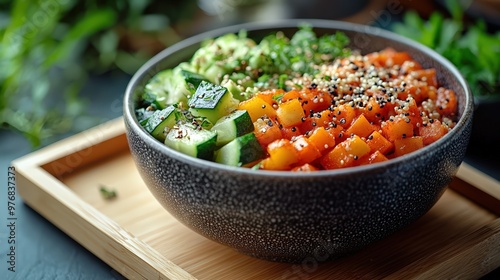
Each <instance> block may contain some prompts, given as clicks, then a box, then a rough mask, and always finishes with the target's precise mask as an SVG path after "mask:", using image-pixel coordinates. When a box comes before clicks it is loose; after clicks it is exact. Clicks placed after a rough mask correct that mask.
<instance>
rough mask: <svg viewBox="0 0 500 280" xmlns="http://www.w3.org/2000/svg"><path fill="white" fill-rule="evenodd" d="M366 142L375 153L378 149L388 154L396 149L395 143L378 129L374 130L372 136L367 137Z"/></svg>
mask: <svg viewBox="0 0 500 280" xmlns="http://www.w3.org/2000/svg"><path fill="white" fill-rule="evenodd" d="M366 144H368V146H369V147H370V152H371V153H374V152H376V151H379V152H381V153H382V154H384V155H386V154H388V153H389V152H391V151H392V150H393V149H394V144H392V143H391V142H390V141H389V140H387V139H386V138H385V137H384V136H383V135H382V134H380V133H379V132H378V131H374V132H372V134H370V136H368V138H367V139H366Z"/></svg>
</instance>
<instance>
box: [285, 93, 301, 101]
mask: <svg viewBox="0 0 500 280" xmlns="http://www.w3.org/2000/svg"><path fill="white" fill-rule="evenodd" d="M299 97H300V92H298V91H297V90H291V91H288V92H285V93H284V94H283V96H282V97H281V102H287V101H289V100H292V99H299Z"/></svg>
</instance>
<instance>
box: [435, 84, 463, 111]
mask: <svg viewBox="0 0 500 280" xmlns="http://www.w3.org/2000/svg"><path fill="white" fill-rule="evenodd" d="M436 106H437V110H438V112H439V113H440V114H441V116H450V117H451V116H455V114H456V112H457V107H458V101H457V96H456V95H455V92H454V91H453V90H451V89H445V88H442V87H441V88H439V89H438V91H437V99H436Z"/></svg>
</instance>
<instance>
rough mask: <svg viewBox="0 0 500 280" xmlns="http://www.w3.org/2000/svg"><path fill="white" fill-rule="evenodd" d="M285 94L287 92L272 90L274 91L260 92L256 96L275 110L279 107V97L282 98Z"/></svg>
mask: <svg viewBox="0 0 500 280" xmlns="http://www.w3.org/2000/svg"><path fill="white" fill-rule="evenodd" d="M283 94H285V91H284V90H282V89H272V90H266V91H261V92H258V93H256V94H255V96H257V97H259V98H261V99H262V100H264V101H266V102H267V103H268V104H270V105H271V106H273V108H274V106H277V105H278V101H277V99H278V97H279V96H282V95H283Z"/></svg>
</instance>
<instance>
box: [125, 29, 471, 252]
mask: <svg viewBox="0 0 500 280" xmlns="http://www.w3.org/2000/svg"><path fill="white" fill-rule="evenodd" d="M304 22H306V23H307V26H309V28H310V31H313V32H314V34H315V35H316V36H317V38H319V37H320V36H323V35H329V34H335V33H336V32H341V33H342V34H344V35H345V36H346V38H348V40H346V41H345V42H346V46H344V47H342V48H341V52H342V51H345V50H355V51H356V54H355V55H353V54H349V55H348V56H347V57H353V56H354V57H357V58H358V59H359V61H366V60H367V59H366V58H365V55H368V54H371V53H382V52H381V51H382V50H384V49H387V48H390V49H391V50H396V51H397V52H404V53H406V54H408V55H409V56H411V57H412V58H413V59H414V60H415V61H416V63H417V64H419V65H421V66H422V68H423V69H434V70H435V71H434V73H435V77H436V80H437V81H435V82H438V83H439V86H440V87H444V88H448V89H452V90H453V92H454V95H453V98H454V100H455V101H456V102H455V104H456V111H455V112H453V116H454V117H453V124H452V125H450V127H449V129H448V130H447V131H446V133H443V135H441V137H439V138H436V139H433V140H432V141H427V142H426V144H425V145H424V146H422V147H420V148H418V149H415V150H411V151H409V152H408V153H403V154H401V155H399V156H394V147H393V148H392V149H393V150H392V152H389V155H388V156H387V158H385V157H384V160H380V161H379V160H373V159H372V162H370V163H369V164H356V165H354V164H353V165H350V166H345V167H343V168H322V167H325V166H326V167H329V166H331V164H333V163H331V162H328V161H327V160H325V158H326V157H327V156H325V155H324V154H322V155H321V157H319V156H318V157H319V158H318V157H316V158H315V159H314V160H313V161H311V162H310V163H309V164H308V165H304V166H308V167H307V168H305V167H303V166H302V165H301V166H300V168H299V166H298V163H297V164H294V165H293V164H291V163H290V162H288V164H289V165H290V166H292V165H293V166H295V167H296V168H295V169H294V171H292V170H291V169H293V168H289V169H287V170H284V169H281V168H276V169H280V170H264V169H265V168H263V167H262V166H264V167H265V166H271V167H272V166H276V165H273V164H275V163H276V161H279V160H280V159H282V158H284V157H286V152H285V153H281V154H280V153H277V154H278V155H279V156H276V157H275V158H273V157H272V155H271V156H270V155H269V154H267V153H266V148H265V147H264V148H263V149H262V150H263V151H264V154H265V155H264V156H262V155H261V154H262V151H260V152H259V153H260V154H259V153H258V154H259V155H261V156H257V159H258V160H255V159H256V158H251V159H249V160H247V161H246V162H245V163H248V162H250V161H251V162H252V165H251V167H249V165H248V164H242V163H241V162H239V164H236V165H235V164H229V165H228V164H222V163H220V162H221V161H222V162H224V161H229V162H231V161H232V160H234V156H233V155H234V153H235V150H234V149H233V150H229V152H228V153H227V154H225V155H224V156H220V157H219V158H221V161H219V160H215V159H214V158H215V157H218V155H220V154H222V152H220V150H222V149H223V148H220V150H217V151H215V152H213V153H212V154H210V157H211V158H209V160H207V156H206V154H203V155H202V153H201V152H199V153H198V154H195V156H193V155H192V154H190V153H191V152H192V150H191V148H189V149H188V150H189V151H187V150H186V149H184V148H182V147H185V146H182V145H184V144H181V146H182V147H181V148H178V147H179V146H176V145H177V144H171V143H170V144H168V143H167V142H168V141H170V140H168V139H169V137H172V139H171V140H172V141H174V142H175V141H177V140H178V138H182V135H181V134H182V132H179V131H175V132H173V133H174V134H173V136H169V133H170V134H171V132H172V131H174V130H175V129H177V125H178V123H177V124H174V126H175V127H174V128H173V127H170V128H168V129H162V130H161V133H160V134H162V135H158V131H156V130H155V127H148V125H146V124H147V123H148V122H149V120H148V119H147V118H145V117H144V116H143V113H144V108H142V107H143V106H144V99H145V97H144V93H145V89H146V88H147V87H148V84H151V81H155V77H158V74H159V73H162V71H164V70H165V69H173V68H174V67H176V66H177V65H180V64H181V63H186V62H189V61H190V60H191V59H192V57H193V55H195V53H197V51H198V50H199V49H200V48H201V47H203V46H205V45H206V42H207V39H209V38H219V37H223V36H224V35H226V34H240V35H236V36H234V37H238V36H239V37H244V38H250V39H252V40H254V41H255V42H257V44H258V42H260V40H262V39H263V38H265V37H266V36H268V35H269V34H280V36H288V37H292V36H293V35H294V34H296V33H297V32H298V31H299V30H300V29H301V27H300V26H302V25H303V23H304ZM242 30H244V34H243V35H241V34H242V33H241V32H242ZM306 37H307V36H306ZM306 39H307V38H306ZM306 39H304V40H306ZM313 39H314V38H312V39H311V40H313ZM301 42H303V41H301ZM299 44H300V42H299ZM235 49H238V48H235ZM249 49H250V50H253V51H255V50H256V49H255V46H254V45H252V46H251V47H250V48H249ZM233 52H235V50H233ZM210 55H213V53H210V52H205V53H203V55H202V56H200V55H199V53H198V58H199V59H202V60H203V58H204V57H209V56H210ZM212 59H213V58H212ZM224 63H228V62H227V61H225V62H224ZM396 63H397V62H395V61H391V62H390V64H396ZM341 64H342V63H338V64H337V66H341ZM346 65H347V63H346ZM219 66H220V64H219ZM223 66H224V65H222V67H223ZM349 67H351V68H349V69H354V68H357V66H355V65H353V66H349ZM337 68H338V67H337ZM398 69H400V68H398ZM316 70H317V69H316ZM193 71H195V70H193ZM409 72H411V71H409ZM367 73H369V71H368V70H367V71H365V74H367ZM261 74H262V73H258V75H261ZM389 75H390V73H389ZM261 76H262V75H261ZM306 76H307V75H306ZM281 77H283V76H282V75H281ZM218 78H221V76H220V75H219V76H218ZM336 78H337V77H333V79H332V76H330V78H328V79H326V80H328V82H330V83H331V82H332V80H333V81H336ZM278 80H279V77H278ZM423 80H426V79H425V78H424V79H423ZM198 84H199V85H198V88H197V90H198V89H199V88H200V87H201V85H202V84H203V82H201V83H198ZM292 84H293V83H292ZM295 84H296V83H295ZM191 85H192V84H191ZM282 85H283V84H282ZM329 85H330V86H331V85H332V84H329ZM216 86H219V85H211V87H210V88H212V87H216ZM316 86H317V85H314V88H315V87H316ZM228 87H229V86H228ZM307 87H308V88H311V83H310V84H307ZM221 88H222V89H224V88H226V87H220V86H219V87H217V89H221ZM436 88H437V86H436ZM296 90H297V89H296ZM346 90H349V91H350V92H353V89H346ZM395 90H396V91H397V89H395ZM289 91H292V90H286V91H279V93H280V95H279V98H283V96H284V95H283V94H286V93H287V92H289ZM196 92H197V91H192V92H191V96H189V95H188V98H191V97H192V96H195V95H196ZM224 92H226V91H224ZM227 92H229V91H227ZM334 92H337V94H338V91H334ZM436 92H438V90H437V89H436V91H434V93H433V94H435V93H436ZM332 94H335V93H332ZM360 94H361V93H360ZM346 96H347V95H346ZM163 97H165V96H163ZM168 97H169V96H167V99H168ZM205 97H206V95H205ZM273 97H276V96H275V95H273ZM198 98H199V99H203V98H202V97H200V96H198ZM245 98H246V99H247V100H249V99H251V96H250V97H248V96H246V97H245ZM325 98H326V97H325ZM349 98H352V97H349ZM205 99H206V98H205ZM276 99H277V98H274V99H273V100H276ZM446 99H447V100H448V98H446ZM164 100H165V99H162V102H164ZM270 100H271V99H270ZM335 100H336V101H338V100H337V99H335V98H333V97H332V98H331V99H328V102H329V103H330V105H331V104H334V103H335V102H334V101H335ZM406 100H407V101H408V100H409V101H411V98H410V99H406ZM346 101H349V100H345V99H343V101H340V102H341V103H343V102H346ZM350 101H353V102H354V100H350ZM358 101H359V102H361V103H363V102H365V101H366V100H365V101H363V100H358ZM448 101H449V100H448ZM244 102H245V100H243V101H240V102H239V104H240V105H238V106H242V105H241V104H243V103H244ZM270 102H271V101H270ZM280 102H282V101H280ZM283 103H284V102H283ZM289 103H290V104H291V103H292V102H287V103H286V104H289ZM365 103H366V102H365ZM152 104H153V103H148V104H146V105H147V107H148V108H150V109H151V107H150V106H152ZM280 104H281V103H280ZM302 104H304V102H303V103H302ZM337 104H338V102H337ZM346 104H351V105H352V104H353V103H351V102H350V103H346ZM379 104H380V103H379ZM383 104H384V105H387V106H388V104H389V103H385V102H383ZM424 104H427V103H424ZM153 105H154V104H153ZM167 105H169V104H168V103H167V104H164V106H167ZM179 106H182V103H181V104H180V105H176V106H174V107H175V108H174V109H172V110H177V108H178V107H179ZM259 106H260V105H259ZM364 106H365V108H366V104H364ZM153 107H154V106H153ZM264 107H265V106H261V108H264ZM271 107H273V106H271ZM401 107H404V106H401ZM438 107H440V106H438ZM441 107H442V106H441ZM441 107H440V108H439V109H440V110H441V109H443V108H441ZM141 108H142V109H141ZM238 108H240V107H238ZM329 108H331V107H329ZM153 109H155V108H153ZM191 109H196V108H195V106H194V105H193V104H191V103H190V105H189V106H187V110H191ZM278 109H279V108H278ZM401 109H403V108H401ZM140 110H142V112H140ZM249 110H250V109H249ZM332 110H333V109H332ZM366 110H368V109H366ZM370 110H371V109H370ZM391 110H392V111H394V110H396V111H397V110H398V108H397V106H393V107H392V109H391ZM422 110H423V109H422ZM436 110H437V109H436ZM153 111H156V110H153ZM276 111H277V110H276ZM304 111H305V110H304ZM191 112H197V111H192V110H191ZM472 112H473V101H472V95H471V93H470V90H469V88H468V86H467V84H466V82H465V81H464V79H463V78H462V76H461V75H460V73H459V72H458V70H457V69H456V68H455V67H454V66H453V65H452V64H451V63H450V62H448V61H447V60H446V59H444V58H443V57H441V56H440V55H438V54H437V53H436V52H434V51H432V50H430V49H428V48H426V47H424V46H422V45H420V44H418V43H416V42H413V41H410V40H408V39H405V38H403V37H400V36H398V35H395V34H393V33H390V32H387V31H384V30H381V29H377V28H374V27H368V26H363V25H357V24H351V23H345V22H337V21H329V20H301V19H298V20H286V21H279V22H272V23H262V22H261V23H246V24H242V25H237V26H230V27H226V28H221V29H217V30H213V31H210V32H207V33H203V34H200V35H197V36H194V37H191V38H189V39H186V40H184V41H182V42H180V43H178V44H175V45H173V46H171V47H169V48H167V49H165V50H164V51H162V52H161V53H159V54H158V55H156V56H155V57H154V58H152V59H151V60H150V61H149V62H147V63H146V64H145V65H144V66H143V67H142V68H141V69H140V70H139V71H138V72H137V73H136V74H135V75H134V76H133V78H132V79H131V81H130V83H129V85H128V87H127V90H126V93H125V96H124V120H125V125H126V134H127V139H128V142H129V147H130V151H131V153H132V156H133V159H134V161H135V164H136V166H137V169H138V171H139V173H140V175H141V177H142V178H143V180H144V182H145V183H146V185H147V186H148V188H149V190H150V191H151V192H152V193H153V195H154V196H155V198H156V199H157V201H158V202H159V203H160V204H161V205H162V206H163V207H164V208H165V209H166V210H167V211H168V212H169V213H171V214H172V215H173V216H174V217H175V218H176V219H178V220H179V221H180V222H181V223H183V224H184V225H186V226H187V227H189V228H190V229H192V230H194V231H195V232H197V233H199V234H200V235H202V236H204V237H206V238H208V239H211V240H214V241H216V242H218V243H220V244H223V245H226V246H229V247H231V248H233V249H235V250H237V251H239V252H241V253H243V254H246V255H250V256H254V257H257V258H261V259H266V260H271V261H280V262H301V261H304V260H305V259H311V258H312V259H314V260H316V261H319V262H323V261H328V260H332V259H336V258H339V257H342V256H345V255H347V254H351V253H354V252H356V251H358V250H360V249H362V248H364V247H366V246H367V245H369V244H371V243H373V242H376V241H378V240H381V239H383V238H386V237H387V236H389V235H391V234H392V233H394V232H396V231H398V230H400V229H402V228H404V227H405V226H407V225H409V224H410V223H412V222H414V221H415V220H417V219H418V218H419V217H421V216H422V215H424V214H425V213H426V212H427V211H428V210H429V209H430V208H431V207H432V206H433V205H434V204H435V203H436V202H437V201H438V199H439V198H440V196H441V195H442V194H443V192H444V191H445V190H446V187H447V185H448V183H449V182H450V181H451V180H452V178H453V176H454V175H455V173H456V172H457V170H458V167H459V165H460V164H461V162H462V160H463V159H464V156H465V151H466V148H467V145H468V139H469V137H470V132H471V124H472ZM314 113H315V112H311V117H312V116H314ZM268 114H270V113H268ZM273 114H274V113H273ZM305 114H306V117H307V112H305ZM339 114H341V113H339ZM342 114H343V113H342ZM286 116H290V113H287V114H285V115H284V117H286ZM404 116H408V115H404ZM252 118H253V119H252V121H253V122H254V123H255V121H258V119H259V118H255V117H253V116H252ZM302 118H304V117H302ZM160 119H161V120H162V121H163V119H164V118H163V117H162V118H160ZM260 119H263V118H262V117H260ZM276 119H278V118H276ZM403 120H404V121H405V122H406V123H409V122H410V120H409V119H405V118H403ZM177 121H178V120H177ZM283 121H284V120H283ZM339 121H340V119H339ZM384 121H387V122H389V120H388V119H387V120H384ZM393 121H394V120H391V121H390V122H393ZM447 121H448V122H449V120H442V122H443V123H445V122H447ZM211 122H213V123H217V122H216V121H211ZM267 122H268V120H266V122H265V123H267ZM344 122H345V119H344ZM350 122H354V120H352V121H350ZM430 122H431V123H432V120H430ZM436 122H437V121H436ZM157 123H158V122H157ZM368 123H369V124H371V125H373V124H374V122H373V121H369V122H368ZM201 126H203V125H200V127H201ZM330 126H332V125H330ZM211 127H215V125H214V126H211ZM237 128H238V126H237ZM330 128H331V127H330ZM330 128H327V129H330ZM197 129H199V130H202V128H199V127H198V128H197ZM332 129H333V128H332ZM414 129H416V128H415V127H414ZM209 130H210V129H209ZM374 130H380V132H383V131H382V130H383V129H382V128H380V127H377V128H376V129H374ZM153 131H156V134H155V133H152V132H153ZM345 131H347V130H345ZM345 131H343V132H345ZM308 132H309V135H307V133H306V136H305V137H304V136H300V137H301V139H302V138H308V137H309V138H310V133H311V132H310V131H308ZM288 133H290V131H288ZM344 134H346V133H344ZM348 134H349V135H347V136H344V138H342V139H335V140H336V141H337V142H343V141H344V140H345V141H351V140H349V139H357V140H359V139H361V140H362V141H361V142H362V143H361V142H360V143H361V144H360V145H362V146H363V147H365V144H366V142H368V141H367V139H368V138H370V136H367V135H364V136H362V137H358V136H356V135H354V134H353V133H348ZM382 134H383V133H382ZM403 134H404V133H403ZM265 135H267V136H268V135H270V134H269V133H267V134H265ZM283 135H284V134H283ZM336 136H338V134H336ZM158 137H160V138H161V141H159V140H158ZM221 137H222V136H221ZM283 137H284V136H283ZM294 137H295V138H294ZM400 138H419V136H415V135H413V136H412V135H406V134H404V135H403V137H400ZM165 139H166V140H165ZM290 139H292V140H290V141H289V142H290V143H295V142H293V141H296V139H297V137H296V135H294V136H292V137H291V138H290ZM258 140H261V139H260V138H259V139H258ZM306 140H307V139H306ZM283 141H284V140H283ZM283 141H282V142H283ZM287 141H288V140H287ZM304 141H305V140H304ZM233 142H234V141H231V142H229V143H233ZM285 142H286V141H285ZM289 142H287V143H289ZM175 143H177V142H175ZM245 143H247V142H245ZM259 143H261V144H262V142H259ZM363 143H364V144H363ZM227 145H229V144H227ZM270 145H271V144H270ZM321 145H322V146H321V147H323V146H324V147H325V149H326V151H325V152H326V153H328V154H331V153H330V151H333V150H332V148H333V147H328V145H323V144H321ZM250 146H251V145H250ZM271 146H272V145H271ZM275 146H276V145H275ZM332 146H333V145H332ZM336 146H340V144H337V145H336ZM238 147H242V146H241V145H240V146H238ZM321 147H318V148H321ZM405 147H406V146H404V147H399V148H397V149H403V150H404V149H405ZM267 149H268V152H269V149H271V148H269V146H267ZM346 149H347V148H346ZM370 149H371V148H370ZM370 149H368V150H370ZM347 150H348V149H347ZM214 153H215V156H214ZM271 153H273V152H271ZM250 154H251V156H255V153H253V152H252V153H250ZM196 155H198V156H196ZM237 158H238V159H239V160H240V161H241V158H242V157H240V155H238V157H237ZM267 158H271V159H274V160H275V161H272V160H267V161H266V159H267ZM345 159H346V160H345V161H344V160H341V161H337V163H338V162H341V163H342V164H344V163H345V162H355V161H356V160H358V157H357V156H352V155H350V157H346V158H345ZM347 159H349V160H347ZM352 159H353V160H352ZM351 160H352V161H351ZM359 160H361V158H359ZM236 161H238V160H236ZM299 161H301V159H299ZM318 162H319V163H318ZM266 164H267V165H266ZM318 166H319V168H318ZM271 169H272V168H271ZM317 169H320V170H317ZM323 169H324V170H323Z"/></svg>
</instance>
